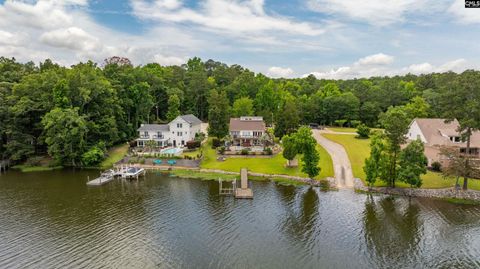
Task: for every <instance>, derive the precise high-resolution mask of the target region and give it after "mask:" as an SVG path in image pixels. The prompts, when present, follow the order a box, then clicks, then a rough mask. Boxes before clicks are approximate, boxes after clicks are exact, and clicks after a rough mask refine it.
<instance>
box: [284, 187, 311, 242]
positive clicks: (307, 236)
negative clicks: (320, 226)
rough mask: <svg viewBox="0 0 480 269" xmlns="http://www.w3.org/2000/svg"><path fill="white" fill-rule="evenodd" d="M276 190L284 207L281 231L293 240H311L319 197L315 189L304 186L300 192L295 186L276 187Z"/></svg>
mask: <svg viewBox="0 0 480 269" xmlns="http://www.w3.org/2000/svg"><path fill="white" fill-rule="evenodd" d="M278 190H279V191H278V192H279V194H281V196H282V198H283V199H282V202H284V204H285V207H286V213H285V217H284V218H283V223H282V225H281V227H282V228H281V229H282V231H284V232H285V233H286V234H287V235H288V236H289V237H290V238H291V240H293V241H295V240H298V241H300V242H307V241H311V240H312V237H313V234H314V233H315V230H316V228H317V217H318V203H319V198H318V194H317V192H316V189H314V188H312V187H304V188H302V189H301V192H300V193H299V192H298V189H296V188H295V187H278ZM295 196H297V197H295Z"/></svg>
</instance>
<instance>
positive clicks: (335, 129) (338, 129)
mask: <svg viewBox="0 0 480 269" xmlns="http://www.w3.org/2000/svg"><path fill="white" fill-rule="evenodd" d="M327 129H328V130H330V131H333V132H341V133H356V132H357V128H349V127H327ZM370 130H371V131H372V132H374V131H383V129H378V128H370Z"/></svg>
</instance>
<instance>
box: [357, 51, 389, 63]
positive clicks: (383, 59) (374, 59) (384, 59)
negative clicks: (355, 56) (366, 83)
mask: <svg viewBox="0 0 480 269" xmlns="http://www.w3.org/2000/svg"><path fill="white" fill-rule="evenodd" d="M393 60H394V57H393V56H390V55H386V54H383V53H377V54H374V55H370V56H367V57H364V58H361V59H360V60H358V61H357V62H356V64H358V65H388V64H391V63H392V62H393Z"/></svg>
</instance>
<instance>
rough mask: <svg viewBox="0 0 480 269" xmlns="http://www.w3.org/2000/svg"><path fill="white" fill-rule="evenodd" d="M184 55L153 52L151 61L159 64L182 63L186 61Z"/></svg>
mask: <svg viewBox="0 0 480 269" xmlns="http://www.w3.org/2000/svg"><path fill="white" fill-rule="evenodd" d="M187 60H188V59H187V58H186V57H183V58H182V57H175V56H165V55H162V54H155V55H154V56H153V61H154V62H156V63H159V64H161V65H182V64H184V63H186V62H187Z"/></svg>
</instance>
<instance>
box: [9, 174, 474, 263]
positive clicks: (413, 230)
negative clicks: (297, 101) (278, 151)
mask: <svg viewBox="0 0 480 269" xmlns="http://www.w3.org/2000/svg"><path fill="white" fill-rule="evenodd" d="M92 174H93V172H89V171H80V172H78V171H77V172H75V173H73V172H68V171H62V172H51V173H50V172H46V173H41V174H35V175H32V174H30V175H27V176H25V174H20V173H10V172H9V173H8V174H7V175H6V176H3V175H2V177H0V209H1V210H0V227H1V229H0V238H1V240H0V268H67V267H68V268H248V267H254V268H256V267H262V268H386V267H392V266H395V267H399V268H476V267H477V268H478V267H480V262H479V257H480V207H478V206H477V207H476V206H459V205H452V204H448V203H444V202H441V201H435V200H429V199H407V198H398V197H395V198H392V197H388V196H384V195H376V196H367V195H360V194H355V193H353V192H351V191H349V190H340V191H335V192H321V191H319V190H318V189H317V188H310V187H306V186H304V187H288V186H278V185H276V184H274V183H269V182H254V183H253V191H254V195H255V198H254V199H253V200H234V199H232V198H231V197H220V196H219V195H218V183H217V182H205V181H200V180H187V179H177V178H171V177H164V176H161V175H155V174H150V175H148V176H147V177H146V178H145V179H144V180H140V181H138V182H137V181H121V180H118V181H114V182H112V183H110V184H108V185H105V186H102V187H100V188H88V187H86V186H85V178H86V177H87V175H90V176H91V177H92Z"/></svg>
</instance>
